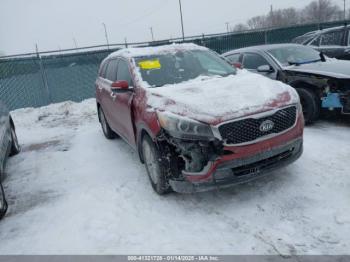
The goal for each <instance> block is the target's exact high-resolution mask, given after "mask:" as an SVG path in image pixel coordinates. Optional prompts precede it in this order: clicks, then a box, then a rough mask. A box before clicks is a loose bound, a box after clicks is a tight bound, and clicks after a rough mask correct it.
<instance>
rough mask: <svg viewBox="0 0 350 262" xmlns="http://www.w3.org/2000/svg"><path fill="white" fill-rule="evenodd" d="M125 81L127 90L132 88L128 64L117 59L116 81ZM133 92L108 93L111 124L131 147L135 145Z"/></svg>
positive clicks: (122, 59) (121, 59)
mask: <svg viewBox="0 0 350 262" xmlns="http://www.w3.org/2000/svg"><path fill="white" fill-rule="evenodd" d="M122 80H124V81H127V82H128V83H129V88H131V89H133V88H134V82H133V79H132V77H131V73H130V68H129V63H128V61H127V60H125V59H124V58H119V59H118V67H117V78H116V81H122ZM133 97H134V92H133V91H129V92H124V93H116V94H113V93H112V92H111V93H110V96H109V99H110V103H111V104H110V105H111V106H110V108H111V110H112V111H113V113H112V114H111V117H112V121H113V124H114V125H115V127H116V129H117V130H116V131H117V133H118V134H119V135H120V136H122V137H123V138H124V139H125V140H126V141H127V142H128V143H129V144H130V145H131V146H134V145H135V135H134V129H133V119H132V99H133Z"/></svg>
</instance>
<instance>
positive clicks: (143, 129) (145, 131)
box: [136, 124, 156, 164]
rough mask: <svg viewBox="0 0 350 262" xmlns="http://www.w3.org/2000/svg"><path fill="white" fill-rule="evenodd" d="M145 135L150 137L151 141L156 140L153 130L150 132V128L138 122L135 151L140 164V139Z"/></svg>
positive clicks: (141, 157)
mask: <svg viewBox="0 0 350 262" xmlns="http://www.w3.org/2000/svg"><path fill="white" fill-rule="evenodd" d="M146 135H147V136H149V137H150V138H151V139H152V141H156V136H155V135H153V132H151V130H150V129H149V128H148V127H147V126H146V125H145V124H139V125H138V127H137V136H136V145H137V152H138V155H139V158H140V161H141V163H142V164H143V163H144V159H143V155H142V139H143V138H144V136H146Z"/></svg>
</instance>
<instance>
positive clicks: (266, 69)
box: [257, 65, 274, 73]
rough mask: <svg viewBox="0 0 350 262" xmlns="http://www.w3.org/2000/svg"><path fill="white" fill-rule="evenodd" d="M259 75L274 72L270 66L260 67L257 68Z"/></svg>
mask: <svg viewBox="0 0 350 262" xmlns="http://www.w3.org/2000/svg"><path fill="white" fill-rule="evenodd" d="M257 71H258V72H259V73H272V72H274V70H273V68H272V67H271V66H270V65H261V66H259V67H258V68H257Z"/></svg>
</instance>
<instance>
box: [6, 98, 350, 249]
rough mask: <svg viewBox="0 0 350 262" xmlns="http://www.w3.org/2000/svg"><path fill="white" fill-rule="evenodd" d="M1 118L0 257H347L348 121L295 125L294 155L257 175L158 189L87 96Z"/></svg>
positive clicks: (349, 245)
mask: <svg viewBox="0 0 350 262" xmlns="http://www.w3.org/2000/svg"><path fill="white" fill-rule="evenodd" d="M67 111H68V112H69V113H68V114H66V113H65V112H67ZM43 115H49V116H48V117H42V119H41V120H40V121H38V118H39V117H40V116H43ZM13 118H14V121H15V123H16V124H17V132H18V137H19V141H20V143H21V146H22V148H23V151H22V153H21V154H19V155H17V156H15V157H13V158H11V159H10V161H9V163H8V166H7V169H6V172H7V174H6V178H5V181H4V186H5V191H6V194H7V196H8V200H9V204H10V207H9V212H8V214H7V215H6V217H5V219H4V220H2V221H0V243H1V244H0V254H140V253H141V254H159V253H161V254H208V253H213V254H222V255H224V254H272V255H275V254H284V255H296V254H297V255H302V254H349V255H350V238H349V235H350V202H349V199H350V198H349V197H350V195H349V192H350V191H349V188H350V176H349V174H350V170H349V164H348V161H349V152H350V144H349V143H346V142H344V141H349V140H350V132H349V128H350V122H347V123H345V124H342V123H337V122H335V121H333V122H322V121H321V122H319V123H317V124H315V125H313V126H312V127H309V128H307V129H306V132H305V152H304V155H303V156H302V157H301V159H300V160H298V161H297V162H296V163H294V164H293V165H291V166H289V167H286V168H284V169H282V170H278V171H276V172H274V173H273V175H271V176H269V177H266V178H263V179H260V180H257V181H255V182H252V183H249V184H245V185H240V186H236V187H233V188H230V189H225V190H221V191H214V192H207V193H201V194H194V195H179V194H170V195H168V196H164V197H160V196H158V195H156V194H155V193H154V192H153V191H152V188H151V185H150V183H149V181H148V178H147V174H146V172H145V168H144V166H143V165H142V164H140V162H139V159H138V155H137V153H135V152H134V151H132V150H131V148H130V147H129V146H128V145H127V144H126V143H125V142H124V141H123V140H121V139H116V140H114V141H110V140H107V139H105V138H104V137H103V134H102V131H101V128H100V126H99V123H98V120H97V116H96V109H95V101H94V100H93V99H91V100H88V101H84V102H83V103H80V104H75V103H70V102H68V103H63V104H58V105H51V106H48V107H45V108H39V109H24V110H19V111H16V112H13ZM53 122H54V124H53Z"/></svg>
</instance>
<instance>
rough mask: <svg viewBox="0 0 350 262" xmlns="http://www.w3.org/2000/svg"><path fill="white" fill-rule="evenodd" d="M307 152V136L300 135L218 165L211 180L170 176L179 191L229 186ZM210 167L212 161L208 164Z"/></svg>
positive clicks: (260, 175) (208, 189)
mask: <svg viewBox="0 0 350 262" xmlns="http://www.w3.org/2000/svg"><path fill="white" fill-rule="evenodd" d="M302 152H303V139H302V138H298V139H295V140H293V141H291V142H289V143H287V144H284V145H282V146H278V147H274V148H272V149H270V150H268V151H264V152H261V153H258V154H256V155H253V156H249V157H246V158H239V159H234V160H231V161H227V162H223V163H221V164H220V165H218V166H217V167H216V169H215V171H214V172H213V174H212V176H211V180H210V181H205V182H189V181H184V180H181V181H179V180H170V181H169V183H170V185H171V187H172V189H173V190H174V191H175V192H179V193H194V192H204V191H210V190H213V189H219V188H225V187H229V186H232V185H237V184H242V183H246V182H249V181H251V180H254V179H257V178H260V177H263V176H264V175H267V174H269V173H270V172H271V171H273V170H275V169H278V168H281V167H284V166H286V165H289V164H290V163H292V162H294V161H296V160H297V159H298V158H299V157H300V156H301V155H302ZM208 169H210V163H209V166H208Z"/></svg>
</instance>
